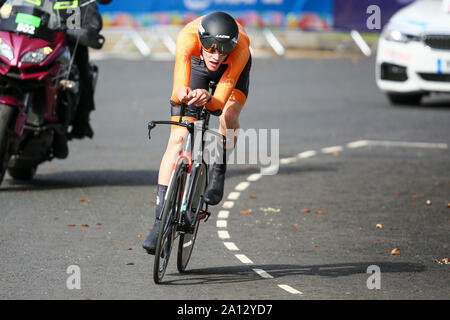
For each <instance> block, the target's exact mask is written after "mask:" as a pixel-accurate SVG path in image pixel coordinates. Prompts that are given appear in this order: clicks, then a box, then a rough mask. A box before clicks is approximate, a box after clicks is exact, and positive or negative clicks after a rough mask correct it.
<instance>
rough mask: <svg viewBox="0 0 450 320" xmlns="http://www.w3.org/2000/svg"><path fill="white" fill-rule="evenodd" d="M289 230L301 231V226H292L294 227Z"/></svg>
mask: <svg viewBox="0 0 450 320" xmlns="http://www.w3.org/2000/svg"><path fill="white" fill-rule="evenodd" d="M288 230H289V231H299V230H300V228H299V226H292V227H290V228H289V229H288Z"/></svg>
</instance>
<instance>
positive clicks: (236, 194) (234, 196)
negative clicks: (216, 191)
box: [228, 192, 241, 200]
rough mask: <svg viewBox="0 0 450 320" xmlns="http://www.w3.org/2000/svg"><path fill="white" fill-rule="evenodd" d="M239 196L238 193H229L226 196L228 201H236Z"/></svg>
mask: <svg viewBox="0 0 450 320" xmlns="http://www.w3.org/2000/svg"><path fill="white" fill-rule="evenodd" d="M240 195H241V193H240V192H230V194H229V195H228V199H229V200H237V199H239V196H240Z"/></svg>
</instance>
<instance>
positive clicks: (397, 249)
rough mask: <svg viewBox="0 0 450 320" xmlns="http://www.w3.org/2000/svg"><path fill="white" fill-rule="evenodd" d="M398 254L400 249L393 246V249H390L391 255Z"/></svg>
mask: <svg viewBox="0 0 450 320" xmlns="http://www.w3.org/2000/svg"><path fill="white" fill-rule="evenodd" d="M399 254H400V249H399V248H394V249H392V251H391V255H393V256H397V255H399Z"/></svg>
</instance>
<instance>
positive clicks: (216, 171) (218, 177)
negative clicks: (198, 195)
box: [204, 167, 225, 206]
mask: <svg viewBox="0 0 450 320" xmlns="http://www.w3.org/2000/svg"><path fill="white" fill-rule="evenodd" d="M211 171H212V172H211V181H210V182H209V183H208V186H207V187H206V190H205V194H204V199H205V202H206V203H207V204H209V205H212V206H215V205H216V204H218V203H219V202H220V201H221V200H222V198H223V188H224V185H225V170H223V169H220V168H217V167H213V169H212V170H211Z"/></svg>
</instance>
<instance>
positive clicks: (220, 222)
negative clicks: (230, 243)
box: [216, 220, 227, 228]
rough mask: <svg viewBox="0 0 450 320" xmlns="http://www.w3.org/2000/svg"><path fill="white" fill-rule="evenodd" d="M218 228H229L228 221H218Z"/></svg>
mask: <svg viewBox="0 0 450 320" xmlns="http://www.w3.org/2000/svg"><path fill="white" fill-rule="evenodd" d="M216 227H217V228H226V227H227V220H217V222H216Z"/></svg>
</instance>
